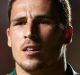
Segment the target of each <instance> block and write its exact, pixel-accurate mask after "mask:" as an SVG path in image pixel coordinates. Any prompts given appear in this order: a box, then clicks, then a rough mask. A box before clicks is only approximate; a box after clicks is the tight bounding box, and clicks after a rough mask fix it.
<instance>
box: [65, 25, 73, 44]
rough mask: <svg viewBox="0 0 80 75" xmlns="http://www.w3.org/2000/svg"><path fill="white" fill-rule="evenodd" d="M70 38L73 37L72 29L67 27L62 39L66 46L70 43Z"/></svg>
mask: <svg viewBox="0 0 80 75" xmlns="http://www.w3.org/2000/svg"><path fill="white" fill-rule="evenodd" d="M72 36H73V27H72V26H68V27H67V29H66V32H65V38H64V43H65V44H68V43H70V42H71V41H72Z"/></svg>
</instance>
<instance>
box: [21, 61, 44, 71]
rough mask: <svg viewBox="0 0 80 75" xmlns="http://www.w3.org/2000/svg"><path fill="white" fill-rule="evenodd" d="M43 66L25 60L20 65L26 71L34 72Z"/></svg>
mask: <svg viewBox="0 0 80 75" xmlns="http://www.w3.org/2000/svg"><path fill="white" fill-rule="evenodd" d="M44 66H45V64H44V63H43V62H41V61H38V60H26V61H24V62H23V63H22V64H21V67H22V68H24V69H25V70H26V71H31V72H35V71H38V70H42V69H43V68H44Z"/></svg>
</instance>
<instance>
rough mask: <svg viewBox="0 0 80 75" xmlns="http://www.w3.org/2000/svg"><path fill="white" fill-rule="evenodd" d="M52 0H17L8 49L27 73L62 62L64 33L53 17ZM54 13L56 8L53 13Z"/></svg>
mask: <svg viewBox="0 0 80 75" xmlns="http://www.w3.org/2000/svg"><path fill="white" fill-rule="evenodd" d="M50 7H51V1H50V0H15V2H14V3H13V6H12V11H11V18H10V22H11V24H10V28H8V29H7V35H8V45H9V46H10V47H11V48H12V53H13V57H14V59H15V61H16V63H17V64H18V65H19V66H21V67H22V68H24V69H25V70H30V71H33V70H39V69H42V68H45V67H46V66H49V65H52V64H53V65H55V63H57V62H58V61H59V60H58V58H59V55H60V52H61V47H62V44H63V42H62V39H63V31H62V30H61V29H60V28H58V26H57V23H56V22H55V20H54V16H53V18H52V17H51V16H50V15H51V14H50V11H51V9H50ZM52 10H53V11H54V12H55V10H54V7H53V9H52Z"/></svg>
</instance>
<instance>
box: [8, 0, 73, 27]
mask: <svg viewBox="0 0 80 75" xmlns="http://www.w3.org/2000/svg"><path fill="white" fill-rule="evenodd" d="M51 1H52V5H51V9H53V7H55V9H56V15H55V17H56V16H57V18H59V22H61V23H60V24H61V25H63V26H64V27H67V26H69V25H71V8H70V4H69V1H68V0H51ZM14 2H15V0H9V2H8V5H9V6H8V17H9V23H10V16H11V9H12V5H13V3H14ZM52 14H53V12H52Z"/></svg>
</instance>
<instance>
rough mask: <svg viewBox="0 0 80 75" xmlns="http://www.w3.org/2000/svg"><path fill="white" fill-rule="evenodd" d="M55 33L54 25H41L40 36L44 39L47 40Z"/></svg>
mask: <svg viewBox="0 0 80 75" xmlns="http://www.w3.org/2000/svg"><path fill="white" fill-rule="evenodd" d="M53 33H54V27H52V26H41V27H40V37H41V39H43V40H47V39H49V38H50V37H51V34H53Z"/></svg>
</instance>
